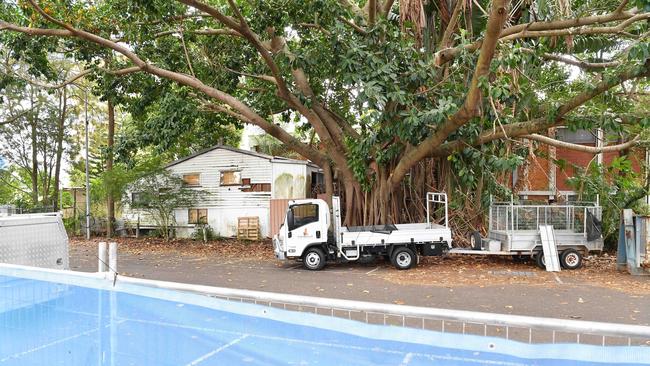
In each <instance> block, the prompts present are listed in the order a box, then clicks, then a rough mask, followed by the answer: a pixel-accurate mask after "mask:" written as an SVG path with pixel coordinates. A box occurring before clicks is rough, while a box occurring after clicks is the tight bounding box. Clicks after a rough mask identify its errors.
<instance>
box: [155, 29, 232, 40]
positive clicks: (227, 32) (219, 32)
mask: <svg viewBox="0 0 650 366" xmlns="http://www.w3.org/2000/svg"><path fill="white" fill-rule="evenodd" d="M178 33H180V30H178V29H170V30H167V31H163V32H159V33H156V34H154V37H155V38H160V37H164V36H168V35H170V34H178ZM185 33H192V34H199V35H203V36H234V37H243V36H242V35H241V33H239V32H237V31H236V30H233V29H211V28H205V29H197V30H195V31H185Z"/></svg>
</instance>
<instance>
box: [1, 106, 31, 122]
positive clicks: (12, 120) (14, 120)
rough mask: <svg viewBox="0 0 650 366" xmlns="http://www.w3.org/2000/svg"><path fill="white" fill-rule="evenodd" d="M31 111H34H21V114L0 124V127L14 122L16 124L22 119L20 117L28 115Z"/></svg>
mask: <svg viewBox="0 0 650 366" xmlns="http://www.w3.org/2000/svg"><path fill="white" fill-rule="evenodd" d="M33 110H34V108H30V109H28V110H25V111H22V112H20V113H18V114H17V115H15V116H12V117H9V119H7V120H4V121H2V122H0V126H3V125H8V124H11V123H14V122H16V121H17V120H18V119H19V118H20V117H22V116H24V115H26V114H28V113H30V112H31V111H33Z"/></svg>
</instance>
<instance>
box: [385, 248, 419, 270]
mask: <svg viewBox="0 0 650 366" xmlns="http://www.w3.org/2000/svg"><path fill="white" fill-rule="evenodd" d="M391 262H392V263H393V265H394V266H395V268H397V269H400V270H401V269H411V268H413V267H415V266H416V265H417V263H418V256H417V254H415V252H414V251H413V250H411V249H409V248H407V247H399V248H396V249H395V250H394V251H393V257H392V260H391Z"/></svg>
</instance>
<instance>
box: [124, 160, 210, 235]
mask: <svg viewBox="0 0 650 366" xmlns="http://www.w3.org/2000/svg"><path fill="white" fill-rule="evenodd" d="M128 193H131V195H129V194H126V195H125V196H124V197H123V201H124V204H126V205H128V206H129V207H131V208H132V209H135V210H142V211H144V212H146V213H148V214H150V215H151V217H152V219H153V220H154V221H155V222H156V225H157V226H158V228H159V230H160V232H161V234H162V237H163V238H164V239H165V240H169V238H170V235H171V230H172V229H173V226H174V223H175V216H174V209H177V208H188V207H192V206H194V204H195V203H196V202H197V201H198V200H199V199H200V198H201V197H202V196H203V195H204V194H205V192H204V191H202V190H198V189H195V188H188V187H186V186H185V185H184V184H183V180H182V179H181V178H180V177H178V176H176V175H174V174H173V173H171V172H169V171H168V170H166V169H159V170H157V171H153V172H148V174H144V175H143V176H141V177H139V178H138V179H136V180H135V181H134V182H132V183H131V184H130V185H129V186H128ZM134 195H136V196H137V199H136V198H134Z"/></svg>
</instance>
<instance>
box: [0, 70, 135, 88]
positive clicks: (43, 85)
mask: <svg viewBox="0 0 650 366" xmlns="http://www.w3.org/2000/svg"><path fill="white" fill-rule="evenodd" d="M104 71H105V72H107V73H109V74H112V75H116V76H123V75H127V74H131V73H134V72H138V71H140V68H139V67H126V68H123V69H119V70H104ZM0 72H1V71H0ZM91 72H93V69H86V70H83V71H81V72H79V73H78V74H76V75H74V76H72V77H70V78H68V79H66V80H65V81H63V82H61V83H59V84H47V83H43V82H40V81H38V80H32V79H30V78H28V77H26V76H22V75H18V74H15V73H14V74H8V73H6V72H2V73H3V74H5V75H7V76H12V77H16V78H18V79H20V80H23V81H25V82H27V83H29V84H32V85H34V86H38V87H41V88H46V89H55V90H56V89H61V88H63V87H65V86H67V85H69V84H74V82H75V81H77V80H79V79H81V78H83V77H85V76H86V75H88V74H90V73H91Z"/></svg>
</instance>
